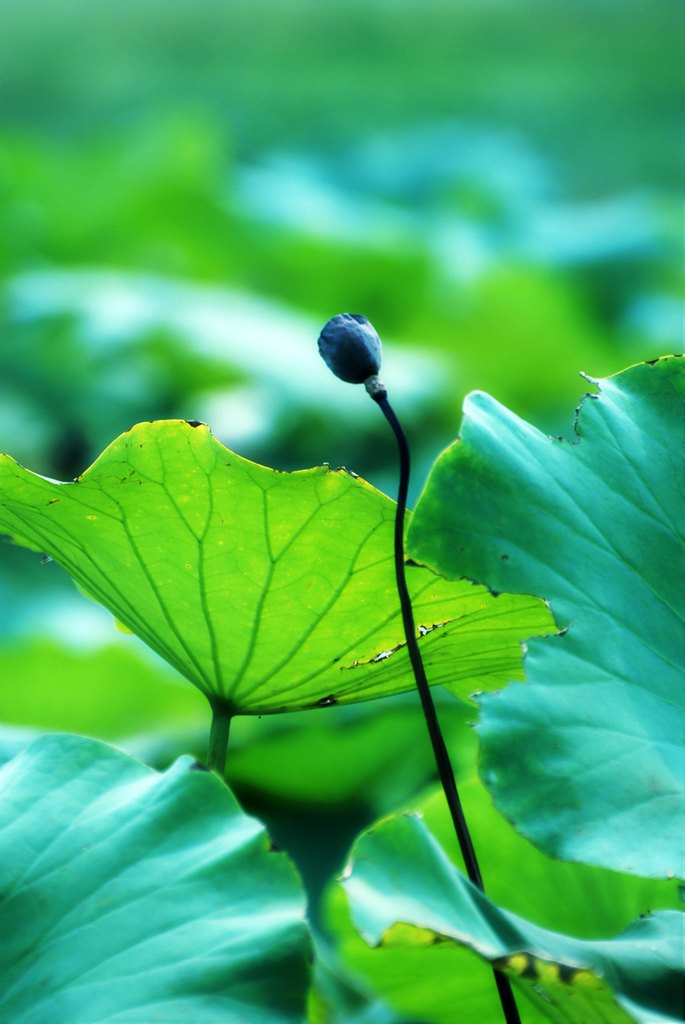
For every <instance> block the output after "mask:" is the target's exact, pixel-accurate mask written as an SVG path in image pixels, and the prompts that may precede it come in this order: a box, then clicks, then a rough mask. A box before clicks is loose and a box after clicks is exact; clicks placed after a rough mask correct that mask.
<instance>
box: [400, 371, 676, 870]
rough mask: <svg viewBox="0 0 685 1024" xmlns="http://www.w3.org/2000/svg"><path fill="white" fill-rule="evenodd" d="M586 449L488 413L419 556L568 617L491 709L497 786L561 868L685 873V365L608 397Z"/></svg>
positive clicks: (438, 483) (482, 405) (428, 517)
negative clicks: (562, 630) (563, 863)
mask: <svg viewBox="0 0 685 1024" xmlns="http://www.w3.org/2000/svg"><path fill="white" fill-rule="evenodd" d="M597 383H598V386H599V389H600V393H599V395H591V396H589V397H588V398H587V399H586V400H585V402H584V403H583V405H582V407H581V410H580V413H579V416H578V420H577V426H576V432H577V435H578V436H577V438H576V441H575V443H573V444H569V443H567V442H564V441H561V440H560V439H558V438H550V437H547V436H545V435H544V434H542V433H540V432H539V431H538V430H536V429H535V428H533V427H531V426H529V425H528V424H527V423H524V422H522V421H521V420H519V419H517V417H516V416H514V415H513V414H512V413H510V412H508V411H507V410H506V409H504V408H503V407H502V406H500V405H498V404H497V403H496V402H495V401H493V400H492V399H491V398H489V397H488V396H486V395H482V394H475V395H472V396H471V397H470V398H469V399H467V402H466V404H465V408H464V423H463V426H462V431H461V441H460V442H458V443H457V444H455V445H454V446H453V447H452V448H449V449H448V450H447V451H446V452H445V453H444V454H443V455H442V456H441V458H440V459H439V460H438V462H437V463H436V466H435V468H434V470H433V473H432V475H431V477H430V479H429V482H428V484H427V487H426V490H425V492H424V494H423V496H422V498H421V499H420V501H419V505H418V508H417V511H416V515H415V518H414V520H413V522H412V525H411V529H410V535H409V546H410V552H411V554H412V555H413V556H414V557H416V558H419V559H421V560H422V561H424V562H426V563H428V564H430V565H431V566H433V567H434V568H436V569H438V570H440V571H441V572H444V573H445V574H447V575H449V576H460V575H462V574H464V575H466V576H468V577H470V578H472V579H477V580H480V581H481V582H485V583H487V584H488V585H489V586H491V587H493V588H494V589H496V590H509V591H513V592H523V593H532V594H537V595H540V596H544V597H546V598H548V599H550V601H551V605H552V609H553V611H554V613H555V617H556V619H557V622H558V623H559V624H560V625H561V626H568V627H569V628H568V632H567V633H566V635H564V636H562V637H554V638H548V639H544V640H537V641H534V642H532V643H531V644H530V647H529V652H528V656H527V660H526V674H527V677H528V680H529V684H528V685H526V686H511V687H509V688H508V689H507V690H506V691H505V692H504V693H502V694H497V695H486V696H484V697H483V699H482V715H481V725H480V735H481V739H482V744H483V773H484V778H485V780H486V782H487V784H488V786H489V787H490V788H491V789H492V791H493V792H494V794H495V798H496V800H497V803H498V806H499V807H500V809H501V810H502V811H503V812H504V813H505V814H506V815H507V817H509V818H510V819H511V821H513V822H514V824H515V825H516V827H517V828H519V829H520V830H521V831H522V832H523V833H524V834H525V835H526V836H528V837H529V838H530V839H532V840H533V841H534V842H535V843H538V844H539V845H541V846H542V847H544V848H545V849H547V850H548V851H550V852H551V853H552V854H554V855H556V856H559V857H563V858H567V859H572V860H581V861H586V862H588V863H593V864H601V865H605V866H607V867H612V868H616V869H619V870H623V871H629V872H634V873H636V874H643V875H651V876H653V877H659V876H664V875H669V874H675V875H678V876H680V877H682V875H683V873H684V870H685V868H684V863H683V855H684V852H685V845H684V844H683V836H684V835H685V745H684V743H683V739H684V738H685V645H684V644H683V619H684V618H685V588H684V587H683V578H684V577H683V569H684V568H685V563H684V558H683V551H684V548H683V536H684V534H685V472H683V468H684V467H683V462H682V442H683V411H684V408H685V402H684V390H685V361H684V360H682V359H680V358H677V357H671V358H665V359H662V360H658V361H657V362H655V363H654V364H641V365H638V366H635V367H632V368H631V369H629V370H626V371H624V372H623V373H620V374H617V375H616V376H614V377H610V378H608V379H606V380H601V381H598V382H597Z"/></svg>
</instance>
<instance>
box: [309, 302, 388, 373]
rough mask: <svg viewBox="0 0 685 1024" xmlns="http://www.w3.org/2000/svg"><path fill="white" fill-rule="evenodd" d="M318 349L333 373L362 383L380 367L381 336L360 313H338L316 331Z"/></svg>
mask: <svg viewBox="0 0 685 1024" xmlns="http://www.w3.org/2000/svg"><path fill="white" fill-rule="evenodd" d="M319 352H320V353H321V355H322V357H323V360H324V362H325V363H326V365H327V366H328V367H329V369H331V370H332V371H333V373H334V374H335V375H336V377H340V379H341V380H344V381H347V383H348V384H363V383H364V381H366V380H367V379H368V378H369V377H374V376H375V375H376V374H377V373H378V371H379V370H380V368H381V339H380V338H379V337H378V335H377V334H376V331H375V329H374V327H373V325H372V324H370V323H369V321H368V320H367V319H366V317H365V316H362V315H361V314H360V313H338V314H337V316H334V317H331V319H330V320H329V321H328V323H327V324H326V326H325V327H324V329H323V330H322V331H321V334H320V335H319Z"/></svg>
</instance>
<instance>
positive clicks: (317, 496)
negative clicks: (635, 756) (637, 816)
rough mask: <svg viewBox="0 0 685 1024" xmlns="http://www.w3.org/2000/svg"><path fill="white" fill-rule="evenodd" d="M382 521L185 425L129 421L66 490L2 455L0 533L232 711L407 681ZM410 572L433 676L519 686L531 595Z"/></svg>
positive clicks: (459, 686) (327, 475)
mask: <svg viewBox="0 0 685 1024" xmlns="http://www.w3.org/2000/svg"><path fill="white" fill-rule="evenodd" d="M394 511H395V505H394V503H393V502H392V501H391V500H390V499H389V498H386V497H385V496H384V495H382V494H381V493H380V492H379V491H376V490H375V489H374V488H373V487H371V486H369V485H368V484H367V483H365V482H364V481H363V480H360V479H358V478H357V477H355V476H353V475H352V474H349V473H347V472H345V471H344V470H337V471H332V470H330V469H329V468H327V467H322V468H318V469H310V470H304V471H302V472H297V473H279V472H276V471H275V470H271V469H267V468H265V467H263V466H258V465H256V464H254V463H252V462H248V461H247V460H245V459H242V458H240V457H239V456H237V455H235V454H234V453H232V452H230V451H228V450H227V449H226V448H224V447H223V446H222V445H221V444H219V442H218V441H217V440H216V439H215V438H214V437H213V436H212V435H211V433H210V432H209V430H208V429H207V427H206V426H204V425H199V426H195V427H193V426H191V425H190V424H189V423H186V422H185V421H166V422H165V421H160V422H156V423H144V424H140V425H139V426H137V427H134V428H132V429H131V430H130V431H128V432H127V433H126V434H124V435H122V436H121V437H120V438H118V439H117V440H116V441H114V442H113V444H112V445H110V447H109V448H108V449H107V450H106V451H105V452H104V453H103V454H102V455H101V456H100V458H99V459H98V460H97V461H96V462H95V463H94V464H93V466H91V468H90V469H89V470H87V471H86V472H85V473H84V474H83V476H81V477H80V478H79V480H78V481H77V482H76V483H72V484H57V483H54V482H52V481H49V480H46V479H44V478H42V477H38V476H35V475H34V474H32V473H29V472H28V471H27V470H25V469H22V468H21V467H20V466H18V465H17V464H16V463H15V462H14V461H13V460H12V459H10V458H8V457H7V456H5V457H0V529H3V530H5V531H7V532H8V533H9V534H10V535H11V536H12V537H13V538H14V539H15V540H16V541H17V542H18V543H21V544H25V545H26V546H28V547H32V548H34V549H38V550H42V551H46V552H47V553H49V554H50V555H52V556H53V558H54V559H55V561H57V562H59V563H60V564H61V565H62V566H64V568H66V569H67V571H68V572H69V573H70V574H71V575H72V576H73V578H74V579H75V580H76V581H77V583H78V584H79V585H80V586H81V587H82V588H84V589H85V590H86V591H87V592H88V593H89V594H90V595H91V596H93V597H94V598H96V599H97V600H98V601H100V602H101V603H102V604H104V605H105V606H106V607H107V608H109V609H110V610H111V611H112V612H113V614H114V615H115V616H116V617H117V619H119V620H120V621H121V622H122V623H124V624H125V625H126V626H127V627H128V628H129V629H131V630H132V631H133V632H135V633H137V634H138V635H139V636H140V637H142V638H143V639H144V640H145V641H146V642H147V643H148V644H149V645H150V646H151V647H152V648H154V649H155V650H156V651H158V652H159V653H160V654H161V655H162V657H164V658H166V660H167V661H168V662H170V663H171V664H172V665H174V666H175V667H176V668H177V669H178V670H179V671H180V672H181V673H182V674H183V675H185V676H186V677H187V678H188V679H190V680H191V681H192V682H193V683H195V684H196V685H197V686H198V687H199V688H200V689H201V690H203V691H204V692H205V693H206V694H208V695H220V696H221V697H223V698H224V699H225V700H227V701H228V702H229V703H230V705H231V706H232V709H233V711H234V712H235V713H242V714H248V713H252V714H257V713H268V712H275V711H282V710H290V709H297V708H307V707H313V706H316V705H318V704H322V705H324V706H325V705H327V704H331V703H342V702H352V701H356V700H364V699H368V698H371V697H377V696H383V695H386V694H389V693H394V692H399V691H401V690H405V689H409V688H411V687H412V686H413V685H414V684H413V679H412V677H411V675H410V672H409V660H408V658H407V654H406V649H405V647H404V643H403V639H402V637H403V634H402V627H401V621H400V615H399V611H398V606H397V597H396V591H395V578H394V568H393V561H392V531H393V518H394ZM409 577H410V587H411V590H412V594H413V597H414V600H415V613H416V621H417V630H418V632H419V633H421V634H425V635H423V638H422V640H421V644H422V647H423V649H424V654H425V658H426V664H427V668H428V671H429V677H430V679H431V682H434V683H443V682H446V681H449V682H450V685H451V686H452V687H453V688H454V689H456V690H457V691H458V692H459V693H460V694H461V695H462V696H468V695H469V694H471V693H473V691H474V690H477V689H484V688H486V687H492V686H496V685H501V684H502V683H503V682H504V681H505V680H506V679H508V678H512V677H514V678H520V677H521V671H522V668H521V657H520V647H519V644H520V641H521V640H523V639H525V638H526V637H527V636H530V635H531V634H533V633H539V632H544V631H546V630H547V629H549V628H550V620H549V616H548V613H547V610H546V608H545V607H544V606H543V605H542V604H541V603H540V602H539V601H535V600H533V599H531V598H527V597H526V598H521V597H511V596H505V597H501V598H497V599H495V598H493V597H492V596H491V595H490V594H488V592H487V591H486V590H485V589H484V588H481V587H475V586H473V585H471V584H469V583H466V582H464V581H461V582H458V583H450V582H448V581H446V580H444V579H441V578H439V577H437V576H436V575H435V574H434V573H432V572H430V571H429V570H427V569H423V568H414V567H411V568H410V570H409ZM434 627H435V628H434Z"/></svg>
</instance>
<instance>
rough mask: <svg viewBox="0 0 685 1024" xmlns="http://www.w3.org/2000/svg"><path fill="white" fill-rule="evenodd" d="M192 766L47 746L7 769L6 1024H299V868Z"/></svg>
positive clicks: (70, 743) (302, 949) (1, 794)
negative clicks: (155, 764) (158, 766)
mask: <svg viewBox="0 0 685 1024" xmlns="http://www.w3.org/2000/svg"><path fill="white" fill-rule="evenodd" d="M192 768H193V762H192V761H191V760H190V759H189V758H182V759H180V760H179V761H177V762H176V764H175V765H174V766H173V767H172V768H171V769H169V771H168V772H166V773H165V774H163V775H160V774H158V773H157V772H155V771H153V770H152V769H150V768H146V767H145V766H144V765H142V764H141V763H140V762H138V761H135V760H133V759H132V758H130V757H128V756H127V755H125V754H122V753H121V752H119V751H116V750H114V749H113V748H111V747H108V746H106V745H104V744H101V743H98V742H96V741H94V740H87V739H83V738H81V737H75V736H45V737H43V738H41V739H40V740H37V741H36V742H35V743H34V744H32V745H31V746H30V747H28V748H27V749H26V750H25V751H23V752H22V753H21V754H20V755H19V756H18V757H16V758H15V759H14V760H13V761H10V762H8V763H7V764H6V765H5V766H4V767H3V768H2V769H0V893H1V894H2V900H1V902H0V922H1V924H2V936H3V938H2V958H1V959H0V1020H3V1021H8V1022H9V1021H11V1022H12V1024H35V1022H38V1021H44V1020H50V1021H65V1022H67V1021H68V1022H69V1024H92V1022H93V1021H98V1022H100V1024H108V1022H110V1021H111V1022H112V1024H114V1022H115V1021H116V1024H120V1022H121V1024H125V1022H130V1024H141V1022H142V1021H146V1022H152V1021H154V1020H159V1021H164V1024H188V1022H189V1021H198V1022H202V1024H210V1022H214V1021H216V1022H217V1024H219V1022H220V1024H243V1022H245V1021H250V1022H252V1021H254V1022H255V1024H287V1022H292V1024H301V1021H302V1019H303V1016H304V1007H305V1002H306V998H307V988H308V969H307V960H308V956H309V952H310V947H309V937H308V931H307V928H306V925H305V921H304V912H305V907H304V896H303V893H302V889H301V885H300V883H299V880H298V878H297V876H296V873H295V870H294V868H293V867H292V865H291V864H290V862H289V861H288V860H287V859H286V858H285V857H284V856H283V855H282V854H278V853H275V852H272V851H271V847H270V842H269V839H268V836H267V835H266V834H265V832H264V829H263V826H261V825H260V823H259V822H257V821H256V820H254V819H253V818H249V817H247V816H246V815H245V814H243V812H242V811H241V810H240V808H239V807H238V805H237V803H236V802H235V800H234V798H233V797H232V796H231V793H230V791H229V790H228V789H226V787H225V786H224V785H223V783H221V782H220V781H219V779H217V778H216V777H215V775H214V774H213V773H209V772H206V771H193V770H192Z"/></svg>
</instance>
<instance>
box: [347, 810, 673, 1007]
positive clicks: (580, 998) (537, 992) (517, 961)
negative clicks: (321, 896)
mask: <svg viewBox="0 0 685 1024" xmlns="http://www.w3.org/2000/svg"><path fill="white" fill-rule="evenodd" d="M342 884H343V886H344V889H345V891H346V893H347V897H348V900H349V904H350V909H351V913H352V918H353V921H354V924H355V926H356V927H357V929H358V930H359V932H360V934H361V935H362V937H363V938H364V939H365V941H366V942H367V943H369V944H370V945H373V946H381V947H382V948H383V949H385V950H386V951H387V950H388V949H390V948H394V947H397V946H400V947H404V948H406V949H407V950H409V951H411V950H412V949H414V950H415V949H416V948H417V947H418V948H424V949H425V948H426V947H428V948H433V947H434V946H435V945H436V944H437V947H438V949H439V948H440V947H441V946H443V944H444V945H446V946H447V948H449V947H452V946H454V947H457V948H458V949H459V953H460V959H459V958H456V959H450V958H445V959H444V961H443V964H442V966H443V968H445V975H444V978H443V979H442V981H440V976H439V974H438V973H437V972H436V960H434V961H433V963H432V964H428V963H427V965H426V971H427V972H428V974H429V978H428V980H429V983H430V985H431V986H432V988H433V990H434V991H435V990H436V989H437V992H438V995H437V997H434V999H433V1005H434V1012H433V1013H432V1015H431V1016H430V1017H429V1018H428V1019H429V1020H430V1021H431V1024H432V1022H433V1021H440V1022H442V1021H445V1022H446V1021H448V1020H450V1019H452V1020H454V1019H459V1020H460V1021H461V1020H464V1021H465V1022H470V1021H471V1020H472V1019H473V1021H474V1024H475V1021H476V1020H477V1019H480V1020H488V1021H489V1020H497V1019H499V1013H498V1010H497V1005H498V1004H497V997H496V995H495V994H494V983H493V980H492V976H491V972H490V971H489V970H487V969H485V970H484V969H483V965H482V962H483V961H485V962H486V963H489V964H490V965H495V966H497V967H498V968H500V969H501V970H504V971H506V972H507V973H509V974H510V975H511V976H512V979H513V981H514V983H515V990H516V992H517V993H518V1001H519V1003H521V1004H522V1009H523V1014H522V1016H523V1020H524V1024H528V1022H529V1021H536V1022H537V1021H538V1020H540V1019H541V1017H542V1018H546V1019H548V1020H551V1021H554V1022H555V1024H569V1022H571V1024H627V1022H629V1021H638V1022H641V1024H647V1022H648V1021H652V1020H657V1019H658V1020H661V1019H665V1020H671V1021H680V1020H682V1012H683V1009H685V1004H684V1003H683V985H682V980H683V977H682V963H683V962H682V954H683V935H684V932H683V924H684V920H685V919H684V918H683V915H682V914H680V913H678V912H677V911H661V912H659V913H658V914H656V915H654V916H653V917H648V918H645V919H643V920H638V921H637V922H635V923H634V924H633V925H631V926H630V928H628V929H627V931H625V932H624V933H622V934H621V935H619V936H618V937H617V938H614V939H604V940H586V939H576V938H572V937H570V936H568V935H564V934H561V933H559V932H555V931H551V930H547V929H544V928H541V927H539V926H538V925H535V924H533V923H531V922H530V921H527V920H525V919H524V918H522V917H519V916H518V915H516V914H513V913H511V912H509V911H506V910H503V909H501V908H500V907H498V906H497V905H495V904H494V903H493V902H491V901H490V900H489V899H488V898H487V897H486V896H484V895H483V893H481V892H480V891H479V890H478V889H476V888H475V886H473V885H471V883H470V882H469V881H468V880H467V879H466V878H465V877H464V875H463V874H462V873H461V872H460V871H458V870H457V868H456V867H455V866H454V865H453V864H452V863H451V862H450V861H449V860H448V858H447V856H446V855H445V853H444V851H443V850H442V848H441V847H440V845H439V844H438V843H437V841H436V840H435V839H434V838H433V836H432V835H431V834H430V833H429V832H428V830H427V829H426V827H425V825H424V823H423V822H422V821H421V820H420V819H419V818H418V817H416V816H414V815H401V816H396V817H393V818H389V819H386V820H385V821H383V822H381V823H380V824H379V825H377V826H376V827H375V828H374V829H372V830H371V831H370V832H368V833H366V834H365V835H363V836H362V837H361V839H360V840H359V841H358V842H357V844H356V846H355V848H354V850H353V854H352V859H351V863H350V865H349V867H348V869H347V872H346V875H345V878H344V880H343V883H342ZM443 948H444V946H443ZM469 961H470V962H469ZM479 961H481V963H480V965H479ZM438 964H439V962H438ZM478 965H479V966H478ZM455 968H456V970H457V974H456V975H455ZM459 973H461V976H462V979H463V982H464V989H463V992H462V995H461V996H460V994H459V981H460V979H459V976H458V975H459ZM421 983H422V982H419V984H421ZM474 987H475V991H473V990H474ZM524 997H528V998H529V999H530V1000H531V1001H532V1003H533V1008H532V1009H531V1010H528V1008H527V1005H526V1004H525V998H524ZM462 998H463V1002H462ZM476 1001H478V1002H479V1004H480V1005H479V1006H478V1012H479V1013H480V1018H476V1017H473V1018H472V1017H471V1016H469V1013H470V1012H471V1011H470V1010H467V1011H466V1015H465V1016H462V1007H469V1006H470V1004H471V1003H472V1002H474V1003H475V1002H476ZM436 1002H437V1004H438V1005H437V1006H436ZM440 1003H442V1007H440ZM457 1007H458V1008H459V1012H458V1013H457ZM449 1013H451V1014H452V1017H451V1018H450V1017H449V1016H448V1014H449ZM660 1015H661V1016H660ZM424 1019H425V1018H424Z"/></svg>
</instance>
